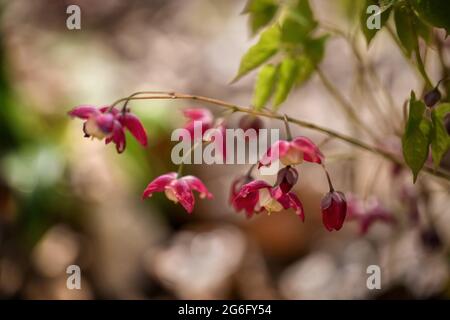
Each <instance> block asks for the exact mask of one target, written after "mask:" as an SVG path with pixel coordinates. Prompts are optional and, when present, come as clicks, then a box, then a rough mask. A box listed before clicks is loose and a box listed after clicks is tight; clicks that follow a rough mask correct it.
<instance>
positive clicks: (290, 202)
mask: <svg viewBox="0 0 450 320" xmlns="http://www.w3.org/2000/svg"><path fill="white" fill-rule="evenodd" d="M249 197H250V198H249ZM248 199H252V201H254V199H257V203H256V205H255V207H254V212H261V211H262V210H265V211H267V212H268V213H269V214H270V213H272V212H279V211H281V210H283V209H289V208H292V209H294V211H295V213H296V214H297V215H298V216H299V218H300V219H302V221H304V220H305V213H304V211H303V205H302V203H301V201H300V200H299V199H298V197H297V196H296V195H295V194H294V193H293V192H288V193H283V192H281V191H280V189H279V187H272V186H271V185H270V184H268V183H267V182H265V181H261V180H254V181H251V182H249V183H247V184H245V185H243V186H242V188H241V190H240V191H239V192H238V194H237V195H236V197H235V198H234V202H237V203H238V204H239V205H244V204H245V202H246V201H248ZM252 203H253V202H252Z"/></svg>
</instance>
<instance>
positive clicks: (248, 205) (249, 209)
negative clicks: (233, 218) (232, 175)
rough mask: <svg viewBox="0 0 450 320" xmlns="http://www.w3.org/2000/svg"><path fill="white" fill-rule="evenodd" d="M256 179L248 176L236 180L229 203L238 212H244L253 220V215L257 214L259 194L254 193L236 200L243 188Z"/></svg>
mask: <svg viewBox="0 0 450 320" xmlns="http://www.w3.org/2000/svg"><path fill="white" fill-rule="evenodd" d="M251 181H254V179H253V178H252V177H250V176H248V175H246V176H240V177H238V178H237V179H235V180H234V181H233V182H232V184H231V190H230V197H229V203H230V204H231V205H232V206H233V208H234V209H235V210H236V212H240V211H242V210H244V211H245V212H246V214H247V217H249V218H251V217H252V216H253V214H254V213H255V212H256V206H257V204H258V200H259V199H258V193H256V192H254V193H252V194H249V195H247V196H246V197H244V198H236V197H237V195H238V193H239V191H240V190H241V188H242V187H243V186H244V185H245V184H247V183H249V182H251Z"/></svg>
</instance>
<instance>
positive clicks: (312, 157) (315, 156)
mask: <svg viewBox="0 0 450 320" xmlns="http://www.w3.org/2000/svg"><path fill="white" fill-rule="evenodd" d="M291 145H292V146H293V147H294V148H296V149H297V150H300V151H301V152H303V159H304V160H305V161H308V162H314V163H318V164H321V163H322V161H323V159H324V157H323V154H322V152H320V150H319V148H318V147H317V146H316V145H315V144H314V142H312V141H311V140H310V139H308V138H306V137H297V138H295V139H294V140H292V142H291Z"/></svg>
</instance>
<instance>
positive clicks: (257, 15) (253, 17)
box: [244, 0, 278, 34]
mask: <svg viewBox="0 0 450 320" xmlns="http://www.w3.org/2000/svg"><path fill="white" fill-rule="evenodd" d="M277 11H278V4H277V2H276V1H275V0H249V1H248V2H247V5H246V7H245V9H244V13H248V14H249V15H250V27H251V30H252V33H253V34H255V33H256V32H257V31H258V30H259V29H261V28H262V27H265V26H266V25H267V24H268V23H269V22H271V21H272V19H273V18H274V17H275V15H276V13H277Z"/></svg>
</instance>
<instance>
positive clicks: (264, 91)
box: [253, 64, 278, 111]
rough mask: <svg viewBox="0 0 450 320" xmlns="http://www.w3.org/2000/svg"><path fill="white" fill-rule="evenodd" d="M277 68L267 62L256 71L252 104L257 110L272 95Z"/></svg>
mask: <svg viewBox="0 0 450 320" xmlns="http://www.w3.org/2000/svg"><path fill="white" fill-rule="evenodd" d="M277 69H278V68H277V67H276V66H274V65H272V64H268V65H265V66H264V67H262V68H261V70H260V71H259V73H258V78H257V79H256V84H255V90H254V92H253V106H254V108H255V109H256V110H258V111H259V110H261V109H262V108H263V107H264V106H265V105H266V103H267V101H268V100H269V99H270V96H271V95H272V92H273V87H274V84H275V79H276V76H277Z"/></svg>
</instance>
